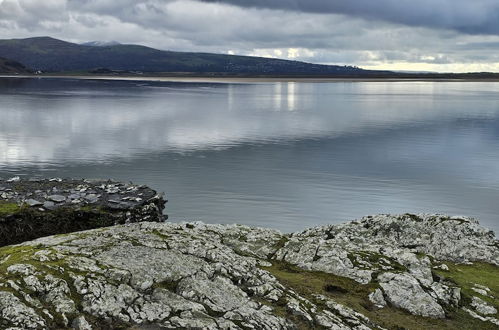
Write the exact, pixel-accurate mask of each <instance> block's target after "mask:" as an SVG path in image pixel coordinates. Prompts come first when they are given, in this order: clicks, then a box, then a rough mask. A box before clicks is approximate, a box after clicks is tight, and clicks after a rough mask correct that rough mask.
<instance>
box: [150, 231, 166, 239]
mask: <svg viewBox="0 0 499 330" xmlns="http://www.w3.org/2000/svg"><path fill="white" fill-rule="evenodd" d="M152 233H153V234H154V235H156V236H158V237H159V238H161V239H162V240H168V239H170V236H168V235H165V234H163V233H162V232H160V231H159V230H157V229H154V230H153V231H152Z"/></svg>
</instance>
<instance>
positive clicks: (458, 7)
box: [0, 0, 499, 71]
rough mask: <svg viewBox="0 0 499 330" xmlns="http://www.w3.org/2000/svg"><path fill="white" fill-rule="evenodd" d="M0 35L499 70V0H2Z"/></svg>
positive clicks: (378, 64)
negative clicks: (44, 36)
mask: <svg viewBox="0 0 499 330" xmlns="http://www.w3.org/2000/svg"><path fill="white" fill-rule="evenodd" d="M0 35H1V36H2V38H23V37H30V36H41V35H49V36H53V37H56V38H61V39H64V40H68V41H73V42H85V41H92V40H101V41H106V40H108V41H109V40H115V41H119V42H122V43H137V44H143V45H147V46H151V47H155V48H160V49H170V50H185V51H207V52H219V53H229V54H243V55H259V56H271V57H280V58H288V59H296V60H304V61H310V62H316V63H330V64H348V65H358V66H361V67H366V68H376V69H382V68H386V69H399V70H433V71H499V55H498V54H499V52H498V50H499V1H497V0H473V1H469V0H419V1H409V0H377V1H372V0H355V1H352V0H334V1H331V0H254V1H249V0H217V1H214V0H206V1H193V0H44V1H39V0H0Z"/></svg>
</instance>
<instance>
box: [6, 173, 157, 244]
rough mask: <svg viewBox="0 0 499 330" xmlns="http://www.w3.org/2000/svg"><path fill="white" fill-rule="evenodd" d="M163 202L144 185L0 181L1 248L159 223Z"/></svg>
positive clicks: (106, 181)
mask: <svg viewBox="0 0 499 330" xmlns="http://www.w3.org/2000/svg"><path fill="white" fill-rule="evenodd" d="M165 203H166V200H165V199H164V197H163V195H162V194H158V193H157V192H156V191H155V190H153V189H151V188H149V187H147V186H145V185H135V184H132V183H121V182H116V181H111V180H75V179H61V178H52V179H21V178H19V177H13V178H9V179H6V180H0V246H3V245H8V244H14V243H20V242H22V241H25V240H29V239H34V238H38V237H43V236H47V235H53V234H62V233H68V232H72V231H78V230H85V229H93V228H98V227H105V226H111V225H116V224H126V223H132V222H138V221H153V222H162V221H164V220H165V219H166V216H165V215H163V210H164V205H165Z"/></svg>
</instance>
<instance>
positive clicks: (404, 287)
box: [378, 273, 445, 318]
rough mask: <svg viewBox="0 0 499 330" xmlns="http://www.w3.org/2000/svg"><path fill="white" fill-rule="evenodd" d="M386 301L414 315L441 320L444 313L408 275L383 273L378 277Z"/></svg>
mask: <svg viewBox="0 0 499 330" xmlns="http://www.w3.org/2000/svg"><path fill="white" fill-rule="evenodd" d="M378 281H379V282H380V285H381V287H382V288H383V291H384V292H385V294H386V297H387V299H388V301H390V303H391V304H392V305H394V306H395V307H398V308H402V309H405V310H407V311H408V312H410V313H411V314H414V315H421V316H425V317H433V318H443V317H445V312H444V310H443V308H442V306H440V305H439V304H438V303H437V301H436V300H435V299H434V298H432V296H431V295H429V294H428V293H427V292H425V291H424V290H423V288H422V287H421V285H420V284H419V282H418V281H417V280H416V279H415V278H414V277H413V276H411V275H409V274H395V273H383V274H381V275H380V276H378Z"/></svg>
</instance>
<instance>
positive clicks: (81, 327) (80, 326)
mask: <svg viewBox="0 0 499 330" xmlns="http://www.w3.org/2000/svg"><path fill="white" fill-rule="evenodd" d="M71 326H72V327H73V329H75V330H92V326H91V325H90V323H88V322H87V320H85V317H84V316H78V317H77V318H75V319H74V320H73V323H71Z"/></svg>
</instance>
